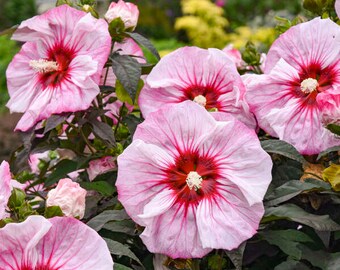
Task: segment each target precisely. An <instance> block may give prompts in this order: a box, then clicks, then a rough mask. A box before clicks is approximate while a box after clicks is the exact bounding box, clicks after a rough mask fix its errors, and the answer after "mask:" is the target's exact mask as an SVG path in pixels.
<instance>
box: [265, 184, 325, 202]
mask: <svg viewBox="0 0 340 270" xmlns="http://www.w3.org/2000/svg"><path fill="white" fill-rule="evenodd" d="M330 189H331V186H330V185H329V184H328V183H326V182H323V181H319V180H315V179H306V181H299V180H291V181H289V182H287V183H285V184H283V185H282V186H279V187H278V188H276V189H274V190H273V191H272V193H270V194H267V195H266V197H265V200H266V201H267V202H266V203H265V204H266V205H267V206H274V205H278V204H280V203H282V202H285V201H288V200H290V199H292V198H294V197H295V196H297V195H299V194H300V193H301V192H303V191H307V190H330Z"/></svg>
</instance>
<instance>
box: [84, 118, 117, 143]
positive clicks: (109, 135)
mask: <svg viewBox="0 0 340 270" xmlns="http://www.w3.org/2000/svg"><path fill="white" fill-rule="evenodd" d="M89 123H90V124H91V126H92V128H93V133H94V134H95V135H96V136H98V137H100V138H102V139H103V140H105V141H106V142H108V143H109V144H111V145H112V146H115V145H116V139H115V135H114V132H113V130H112V128H111V126H109V125H108V124H106V123H103V122H100V121H98V120H97V119H91V120H90V121H89Z"/></svg>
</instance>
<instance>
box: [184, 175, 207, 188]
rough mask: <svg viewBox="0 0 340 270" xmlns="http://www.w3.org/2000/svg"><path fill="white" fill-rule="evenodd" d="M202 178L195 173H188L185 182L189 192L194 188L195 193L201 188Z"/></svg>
mask: <svg viewBox="0 0 340 270" xmlns="http://www.w3.org/2000/svg"><path fill="white" fill-rule="evenodd" d="M202 181H203V178H202V176H200V175H199V174H198V173H197V172H195V171H192V172H189V173H188V176H187V179H186V182H187V185H188V187H189V189H190V190H192V189H193V188H194V190H195V191H197V190H198V189H200V188H201V187H202Z"/></svg>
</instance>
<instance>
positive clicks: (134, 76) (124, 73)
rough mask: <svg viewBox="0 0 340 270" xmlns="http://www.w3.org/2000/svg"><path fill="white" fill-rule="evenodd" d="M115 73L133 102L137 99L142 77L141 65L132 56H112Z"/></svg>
mask: <svg viewBox="0 0 340 270" xmlns="http://www.w3.org/2000/svg"><path fill="white" fill-rule="evenodd" d="M110 59H111V61H112V69H113V73H114V74H115V75H116V77H117V79H118V80H119V82H120V83H121V84H122V85H123V87H124V88H125V90H126V91H127V92H128V93H129V96H130V97H131V99H132V100H135V99H136V94H137V90H138V82H139V79H140V76H141V75H142V68H141V66H140V64H139V63H138V62H137V60H136V59H134V58H133V57H131V56H128V55H120V54H118V53H116V54H113V55H111V57H110Z"/></svg>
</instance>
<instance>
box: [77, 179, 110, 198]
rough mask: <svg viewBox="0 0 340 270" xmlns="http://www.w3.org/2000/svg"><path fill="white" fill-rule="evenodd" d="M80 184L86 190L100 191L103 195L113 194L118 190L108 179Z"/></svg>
mask: <svg viewBox="0 0 340 270" xmlns="http://www.w3.org/2000/svg"><path fill="white" fill-rule="evenodd" d="M80 186H81V187H82V188H85V189H86V190H95V191H98V192H99V193H100V194H102V195H103V196H111V195H112V194H113V193H114V192H115V191H116V189H115V187H114V186H112V185H110V184H109V183H108V182H106V181H96V182H81V183H80Z"/></svg>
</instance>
